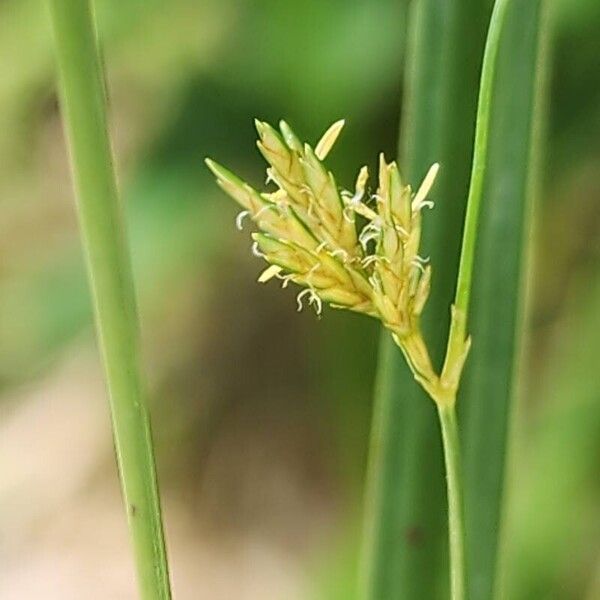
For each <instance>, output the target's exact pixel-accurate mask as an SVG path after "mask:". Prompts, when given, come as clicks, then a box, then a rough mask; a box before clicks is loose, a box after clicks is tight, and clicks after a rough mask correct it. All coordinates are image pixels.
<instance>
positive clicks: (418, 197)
mask: <svg viewBox="0 0 600 600" xmlns="http://www.w3.org/2000/svg"><path fill="white" fill-rule="evenodd" d="M439 170H440V165H439V164H438V163H434V164H433V165H431V167H430V169H429V171H427V175H425V179H423V183H422V184H421V186H420V187H419V189H418V190H417V193H416V194H415V197H414V198H413V201H412V210H413V212H418V211H419V210H421V209H422V208H423V207H424V206H427V207H428V208H433V202H431V200H425V198H427V195H428V194H429V192H430V191H431V187H432V186H433V182H434V181H435V177H436V175H437V173H438V171H439Z"/></svg>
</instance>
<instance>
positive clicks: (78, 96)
mask: <svg viewBox="0 0 600 600" xmlns="http://www.w3.org/2000/svg"><path fill="white" fill-rule="evenodd" d="M48 4H49V7H50V15H51V20H52V25H53V29H54V37H55V44H56V55H57V60H58V70H59V75H60V83H61V92H62V111H63V116H64V121H65V130H66V136H67V139H68V144H69V150H70V157H71V167H72V173H73V179H74V186H75V190H76V196H77V200H78V209H79V211H78V212H79V222H80V229H81V236H82V240H83V245H84V249H85V254H86V260H87V267H88V274H89V278H90V283H91V288H92V293H93V297H94V308H95V316H96V327H97V332H98V339H99V345H100V349H101V353H102V356H103V361H104V368H105V373H106V379H107V383H108V389H109V395H110V405H111V413H112V422H113V430H114V437H115V446H116V453H117V461H118V465H119V471H120V476H121V484H122V488H123V496H124V499H125V503H126V509H127V518H128V522H129V528H130V533H131V538H132V542H133V548H134V555H135V563H136V567H137V575H138V582H139V589H140V595H141V597H142V598H143V599H144V600H167V599H169V598H170V597H171V592H170V586H169V575H168V567H167V558H166V551H165V544H164V538H163V528H162V521H161V512H160V502H159V495H158V486H157V478H156V469H155V465H154V456H153V446H152V436H151V431H150V419H149V414H148V409H147V406H146V402H145V398H144V393H143V389H142V382H141V376H140V367H139V348H138V347H139V340H138V317H137V308H136V302H135V294H134V286H133V277H132V273H131V265H130V259H129V254H128V250H127V244H126V241H125V233H124V227H123V218H122V214H121V207H120V204H119V199H118V195H117V185H116V179H115V173H114V168H113V161H112V153H111V149H110V141H109V137H108V131H107V126H106V110H105V93H104V86H103V79H102V72H101V67H100V59H99V52H98V48H97V45H96V32H95V26H94V20H93V15H92V8H91V5H90V1H89V0H49V1H48Z"/></svg>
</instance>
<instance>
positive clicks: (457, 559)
mask: <svg viewBox="0 0 600 600" xmlns="http://www.w3.org/2000/svg"><path fill="white" fill-rule="evenodd" d="M438 415H439V418H440V426H441V429H442V440H443V443H444V462H445V465H446V485H447V490H448V494H447V495H448V530H449V540H450V597H451V598H452V600H463V599H464V598H465V581H466V569H465V548H464V539H465V526H464V513H463V492H462V476H461V468H460V444H459V438H458V426H457V423H456V411H455V410H454V405H452V406H439V405H438Z"/></svg>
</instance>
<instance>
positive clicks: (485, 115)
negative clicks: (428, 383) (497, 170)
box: [447, 0, 511, 358]
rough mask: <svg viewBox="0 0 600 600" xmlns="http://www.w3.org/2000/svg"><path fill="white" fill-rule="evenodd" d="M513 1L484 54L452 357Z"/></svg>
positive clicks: (496, 15) (502, 0) (502, 8)
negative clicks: (502, 46) (505, 30)
mask: <svg viewBox="0 0 600 600" xmlns="http://www.w3.org/2000/svg"><path fill="white" fill-rule="evenodd" d="M510 1H511V0H496V2H495V4H494V9H493V11H492V16H491V19H490V25H489V29H488V35H487V38H486V42H485V50H484V53H483V65H482V67H481V83H480V86H479V100H478V104H477V117H476V120H475V144H474V148H473V166H472V168H471V182H470V185H469V193H468V197H467V212H466V214H465V224H464V230H463V239H462V248H461V253H460V262H459V266H458V277H457V280H456V295H455V299H454V306H455V308H456V309H457V312H458V313H459V314H460V315H463V316H464V318H461V319H453V320H452V324H451V328H450V334H449V336H448V354H447V358H448V357H449V355H451V354H452V348H453V346H454V345H455V344H462V342H463V340H464V338H465V332H466V327H467V315H468V312H469V302H470V299H471V287H472V286H471V281H472V277H473V262H474V259H475V244H476V240H477V230H478V221H479V209H480V206H481V198H482V195H483V184H484V176H485V167H486V163H487V154H488V146H489V144H488V138H489V132H490V115H491V108H492V96H493V91H494V80H495V74H496V63H497V61H496V57H497V55H498V48H499V46H500V35H501V33H502V25H503V23H504V18H505V16H506V9H507V7H508V5H509V4H510Z"/></svg>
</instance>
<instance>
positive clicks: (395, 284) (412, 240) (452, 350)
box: [206, 0, 510, 600]
mask: <svg viewBox="0 0 600 600" xmlns="http://www.w3.org/2000/svg"><path fill="white" fill-rule="evenodd" d="M509 1H510V0H498V1H497V2H496V4H495V6H494V10H493V12H492V17H491V21H490V27H489V33H488V37H487V41H486V47H485V53H484V60H483V69H482V77H481V86H480V94H479V103H478V109H477V123H476V134H475V148H474V158H473V168H472V175H471V183H470V189H469V194H468V199H467V212H466V217H465V229H464V233H463V242H462V249H461V257H460V264H459V274H458V280H457V286H456V298H455V303H454V305H453V306H452V318H451V325H450V332H449V336H448V347H447V351H446V357H445V360H444V365H443V368H442V371H441V373H439V374H438V373H436V371H435V369H434V367H433V365H432V361H431V359H430V355H429V351H428V349H427V345H426V342H425V340H424V339H423V335H422V332H421V327H420V316H421V313H422V311H423V309H424V307H425V303H426V302H427V297H428V295H429V290H430V285H431V266H430V265H429V264H428V262H429V261H428V259H427V258H426V257H423V256H422V254H421V253H420V239H421V220H422V215H423V211H424V210H426V209H430V208H433V203H432V202H431V200H429V199H428V195H429V192H430V190H431V188H432V186H433V184H434V181H435V177H436V174H437V172H438V169H439V165H437V164H434V165H432V166H431V168H430V169H429V171H428V173H427V174H426V176H425V179H424V180H423V182H422V183H421V185H420V186H419V188H418V189H417V190H416V192H413V190H412V188H411V187H410V186H409V185H406V184H405V183H404V182H403V181H402V178H401V176H400V172H399V170H398V166H397V165H396V163H395V162H391V163H388V162H387V161H386V159H385V157H384V156H383V155H380V158H379V173H378V185H377V189H376V191H375V193H373V194H370V193H368V192H367V181H368V178H369V174H368V172H367V168H366V167H363V168H362V169H361V170H360V172H359V174H358V177H357V179H356V184H355V186H354V190H346V189H340V188H339V187H338V185H337V183H336V180H335V178H334V176H333V174H332V173H331V172H330V171H328V170H327V169H326V167H325V166H324V164H323V160H324V159H325V158H326V156H327V154H328V153H329V151H330V150H331V148H332V146H333V144H334V143H335V141H336V139H337V137H338V135H339V133H340V131H341V128H342V125H343V122H342V121H339V122H337V123H335V124H334V125H332V126H331V127H330V128H329V129H328V130H327V131H326V132H325V134H324V135H323V137H322V138H321V140H320V141H319V142H318V143H317V145H316V146H315V149H313V148H312V147H311V146H309V145H308V144H303V143H301V142H300V140H299V139H298V137H297V136H296V134H295V133H294V132H293V131H292V129H291V128H290V126H289V125H288V124H287V123H285V122H284V121H282V122H281V123H280V128H279V131H277V130H275V129H274V128H273V127H271V126H270V125H268V124H267V123H264V122H261V121H256V129H257V131H258V135H259V140H258V142H257V144H258V148H259V150H260V152H261V153H262V155H263V156H264V158H265V159H266V161H267V163H268V164H269V166H268V168H267V182H272V183H273V184H274V185H275V187H276V189H275V190H274V191H271V192H263V193H259V192H257V191H256V190H255V189H254V188H252V187H251V186H250V185H248V184H247V183H245V182H243V181H242V180H240V179H239V178H237V177H236V176H235V175H234V174H233V173H231V172H230V171H228V170H227V169H225V168H224V167H222V166H220V165H219V164H217V163H215V162H214V161H213V160H211V159H207V160H206V163H207V165H208V167H209V168H210V170H211V171H212V172H213V173H214V175H215V176H216V178H217V183H218V184H219V185H220V186H221V188H222V189H223V190H224V191H225V192H227V193H228V194H229V195H230V196H231V197H232V198H233V199H234V200H236V201H237V202H238V204H240V206H241V207H242V212H241V213H240V214H239V215H238V218H237V220H236V222H237V225H238V227H239V228H240V229H241V228H242V225H243V220H244V218H246V217H248V218H250V219H251V220H252V221H253V222H254V223H255V225H256V226H257V228H258V229H259V232H258V233H254V234H253V235H252V237H253V239H254V244H253V247H252V251H253V253H254V254H255V255H256V256H258V257H260V258H263V259H264V260H265V261H267V262H268V263H269V264H270V266H269V267H268V268H267V269H266V270H265V271H264V272H263V273H262V275H260V277H259V281H260V282H262V283H264V282H267V281H269V280H271V279H273V278H276V279H279V280H280V281H281V282H282V286H283V287H286V286H287V285H288V284H289V283H290V282H291V283H295V284H297V285H299V286H301V287H302V288H304V289H303V290H302V291H300V293H299V294H298V296H297V302H298V310H301V309H302V306H303V302H304V301H306V302H307V303H308V305H310V306H313V307H314V309H315V311H316V312H317V314H320V313H321V311H322V307H323V302H326V303H328V304H329V305H330V306H332V307H333V308H345V309H347V310H351V311H354V312H358V313H362V314H365V315H368V316H371V317H374V318H376V319H379V320H380V321H381V323H382V324H383V326H384V327H385V328H387V329H388V330H389V331H390V333H391V335H392V337H393V339H394V341H395V343H396V344H397V345H398V347H399V348H400V350H401V351H402V353H403V354H404V357H405V358H406V361H407V363H408V366H409V367H410V369H411V371H412V373H413V376H414V378H415V380H416V381H417V382H418V383H419V384H420V385H421V386H422V387H423V388H424V389H425V391H426V392H427V393H428V395H429V396H430V397H431V398H432V400H433V401H434V402H435V404H436V406H437V410H438V415H439V419H440V426H441V433H442V439H443V446H444V457H445V466H446V477H447V489H448V521H449V546H450V589H451V597H452V599H453V600H463V599H464V598H465V589H466V569H465V550H464V517H463V498H462V477H461V474H460V449H459V446H460V444H459V435H458V426H457V420H456V410H455V404H456V397H457V391H458V387H459V382H460V378H461V374H462V370H463V367H464V364H465V360H466V358H467V355H468V352H469V348H470V345H471V341H470V338H469V337H468V336H467V334H466V324H467V311H468V308H469V299H470V290H471V279H472V272H473V262H474V256H475V246H476V244H475V241H476V237H477V222H478V215H479V208H480V206H481V197H482V192H483V181H484V180H483V178H484V173H485V164H486V159H487V147H488V133H489V127H490V112H491V106H490V105H491V98H492V90H493V85H494V73H495V66H496V55H497V51H498V45H499V41H500V33H501V30H502V24H503V21H504V17H505V14H506V9H507V6H508V4H509Z"/></svg>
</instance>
